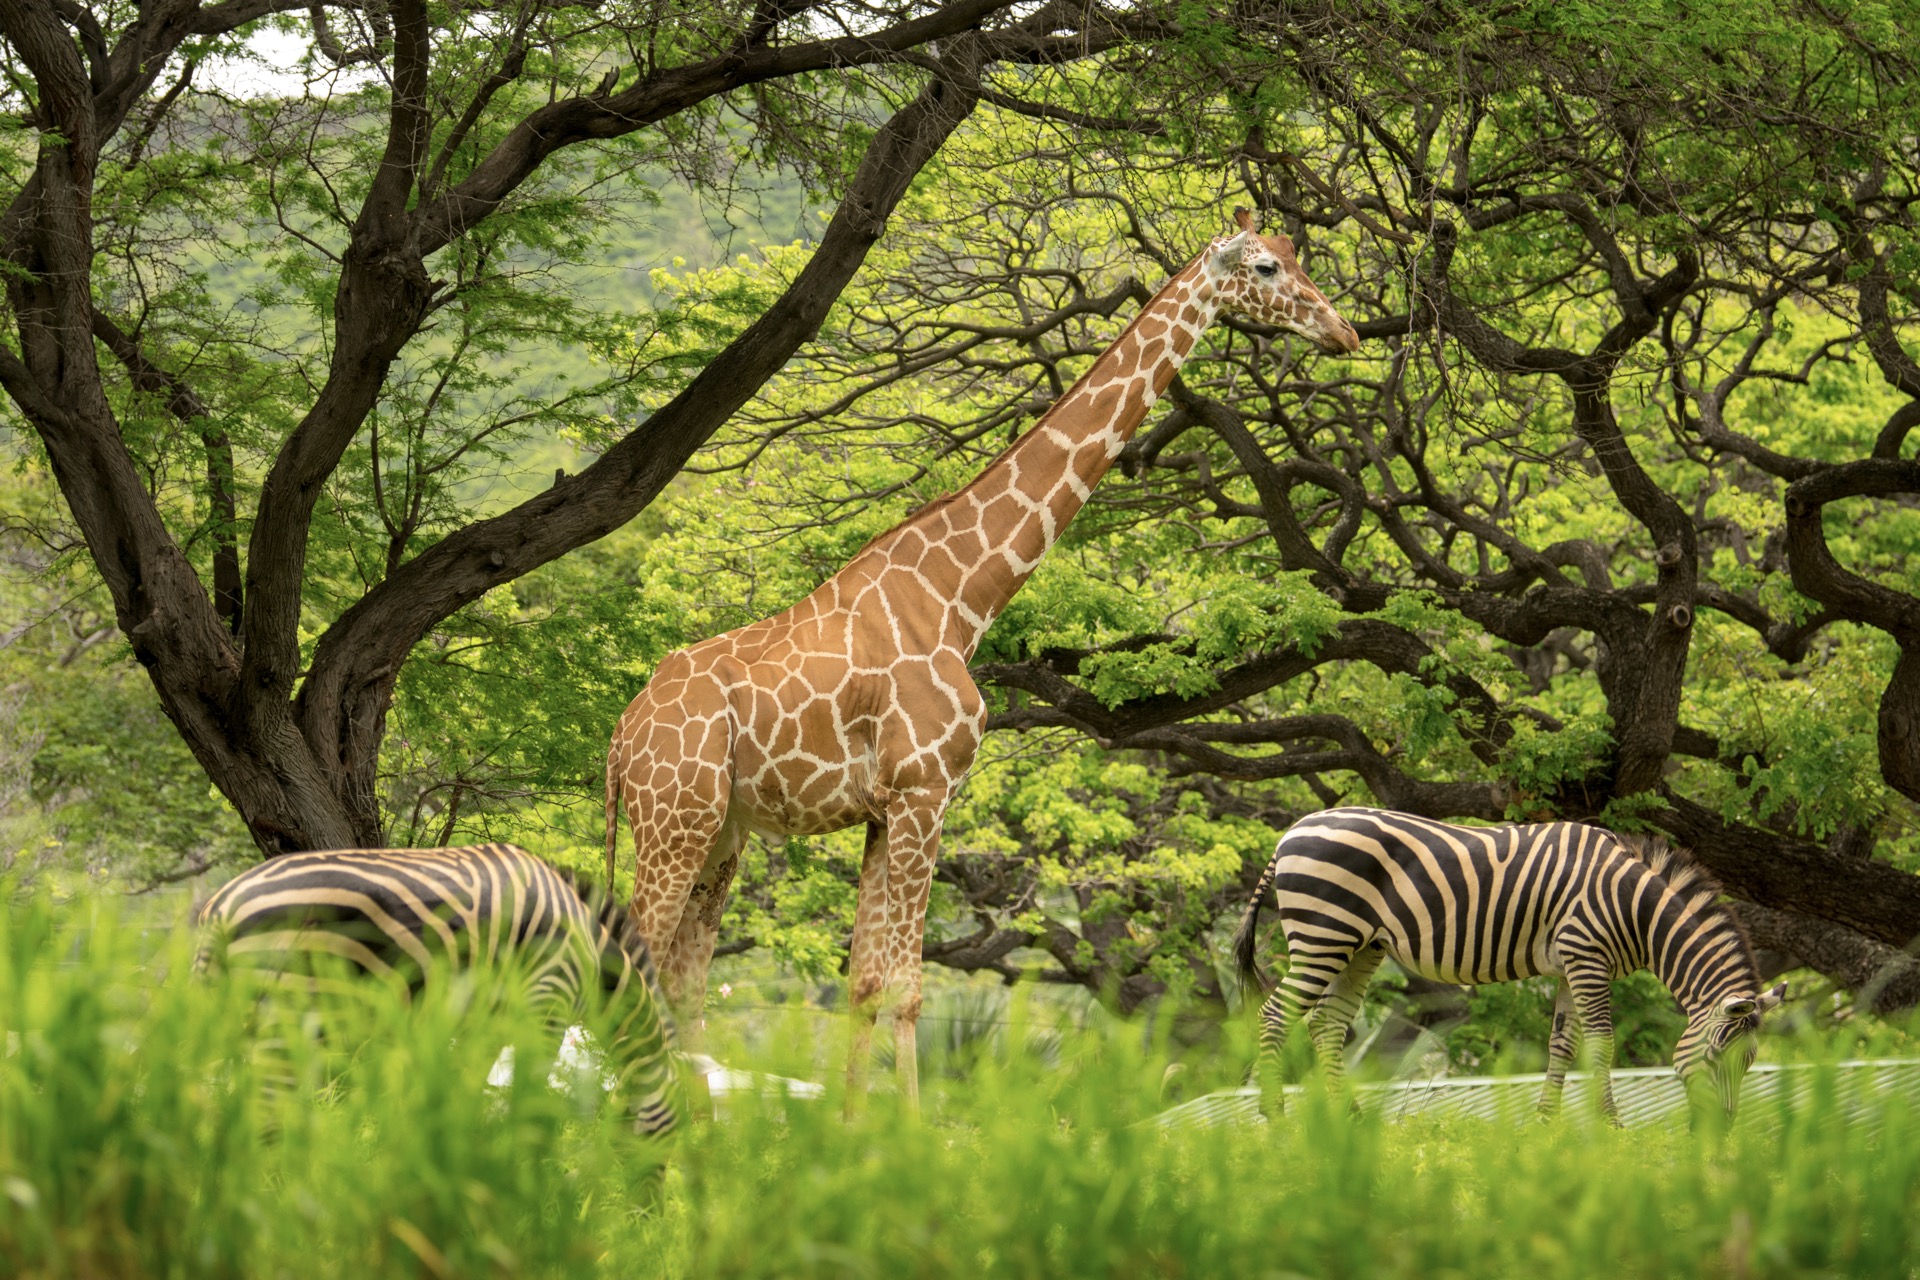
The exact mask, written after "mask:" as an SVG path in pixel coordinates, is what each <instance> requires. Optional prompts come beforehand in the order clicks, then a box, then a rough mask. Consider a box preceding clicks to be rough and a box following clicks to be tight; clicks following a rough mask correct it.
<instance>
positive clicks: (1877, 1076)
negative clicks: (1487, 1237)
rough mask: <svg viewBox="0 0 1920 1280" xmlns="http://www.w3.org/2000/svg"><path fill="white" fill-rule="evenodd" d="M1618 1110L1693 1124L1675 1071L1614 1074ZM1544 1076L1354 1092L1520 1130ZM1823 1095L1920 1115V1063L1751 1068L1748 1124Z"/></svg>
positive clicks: (1256, 1112) (1201, 1102) (1772, 1119)
mask: <svg viewBox="0 0 1920 1280" xmlns="http://www.w3.org/2000/svg"><path fill="white" fill-rule="evenodd" d="M1612 1076H1613V1098H1614V1104H1615V1106H1616V1107H1617V1108H1618V1109H1619V1115H1620V1122H1621V1123H1622V1124H1624V1125H1627V1126H1629V1127H1633V1126H1640V1125H1658V1126H1665V1127H1672V1128H1683V1127H1685V1125H1686V1123H1687V1095H1686V1089H1685V1088H1684V1087H1683V1086H1682V1085H1681V1083H1680V1078H1679V1077H1678V1076H1676V1075H1675V1074H1674V1073H1673V1070H1672V1068H1670V1067H1635V1068H1628V1069H1625V1070H1619V1071H1615V1072H1613V1073H1612ZM1546 1079H1547V1078H1546V1076H1545V1075H1515V1076H1441V1077H1435V1078H1433V1079H1426V1080H1388V1081H1379V1082H1373V1083H1365V1084H1357V1085H1354V1086H1352V1088H1351V1092H1352V1095H1353V1099H1354V1102H1355V1104H1356V1105H1357V1106H1358V1107H1359V1108H1360V1109H1361V1110H1362V1111H1370V1112H1377V1113H1379V1114H1381V1115H1384V1116H1386V1117H1388V1118H1389V1119H1401V1118H1404V1117H1407V1116H1417V1115H1447V1116H1460V1117H1470V1118H1473V1119H1479V1120H1505V1121H1509V1122H1512V1123H1516V1124H1518V1123H1520V1122H1522V1121H1527V1120H1531V1119H1533V1118H1534V1116H1535V1115H1536V1114H1537V1104H1538V1103H1539V1100H1540V1090H1541V1086H1542V1085H1543V1084H1545V1082H1546ZM1592 1079H1593V1077H1592V1075H1591V1074H1590V1073H1588V1072H1581V1071H1576V1072H1572V1073H1570V1074H1569V1075H1568V1077H1567V1090H1566V1094H1565V1097H1564V1100H1563V1102H1562V1105H1561V1111H1562V1114H1563V1115H1564V1116H1565V1117H1566V1118H1567V1119H1569V1120H1571V1121H1574V1122H1575V1123H1590V1122H1593V1121H1595V1120H1597V1119H1598V1115H1597V1113H1596V1108H1595V1100H1594V1095H1593V1090H1592ZM1817 1088H1830V1089H1831V1090H1832V1093H1833V1100H1834V1104H1835V1111H1836V1112H1837V1114H1838V1115H1839V1116H1840V1117H1841V1118H1843V1119H1845V1120H1846V1121H1848V1122H1850V1123H1859V1122H1861V1121H1863V1120H1867V1119H1869V1118H1870V1117H1871V1116H1872V1115H1874V1114H1875V1113H1877V1112H1878V1111H1879V1109H1880V1108H1882V1107H1884V1106H1885V1105H1886V1103H1887V1101H1888V1100H1889V1099H1891V1098H1894V1097H1899V1098H1902V1099H1904V1100H1905V1101H1906V1103H1907V1105H1909V1106H1911V1107H1915V1108H1920V1058H1868V1059H1860V1060H1855V1061H1849V1062H1835V1063H1813V1062H1780V1063H1771V1062H1763V1063H1756V1064H1755V1065H1754V1066H1753V1067H1752V1068H1751V1069H1749V1070H1748V1072H1747V1076H1746V1080H1745V1082H1744V1084H1743V1086H1742V1088H1741V1091H1740V1116H1741V1124H1742V1125H1748V1124H1773V1123H1776V1122H1777V1121H1778V1119H1779V1116H1780V1114H1781V1112H1782V1109H1783V1106H1784V1108H1785V1109H1787V1110H1798V1109H1799V1108H1801V1107H1802V1106H1804V1105H1805V1103H1806V1102H1807V1100H1808V1099H1809V1098H1810V1097H1812V1096H1813V1093H1814V1090H1815V1089H1817ZM1305 1091H1306V1087H1305V1086H1303V1085H1289V1086H1288V1087H1287V1088H1286V1090H1285V1092H1286V1093H1287V1094H1289V1095H1298V1094H1301V1093H1304V1092H1305ZM1259 1102H1260V1092H1259V1090H1257V1089H1254V1088H1244V1089H1222V1090H1220V1091H1218V1092H1216V1093H1209V1094H1206V1095H1205V1096H1203V1097H1199V1098H1195V1099H1193V1100H1192V1101H1191V1102H1183V1103H1181V1104H1180V1105H1179V1106H1177V1107H1173V1108H1170V1109H1169V1110H1166V1111H1163V1112H1161V1113H1160V1114H1159V1115H1158V1116H1156V1117H1154V1123H1156V1124H1159V1125H1160V1126H1162V1127H1164V1128H1190V1127H1210V1126H1214V1125H1223V1124H1262V1123H1265V1117H1263V1116H1262V1115H1261V1114H1260V1106H1259Z"/></svg>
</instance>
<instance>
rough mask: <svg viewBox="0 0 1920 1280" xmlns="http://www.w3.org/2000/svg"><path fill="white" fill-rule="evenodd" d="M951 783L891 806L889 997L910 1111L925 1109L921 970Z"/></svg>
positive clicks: (885, 951)
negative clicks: (922, 1105)
mask: <svg viewBox="0 0 1920 1280" xmlns="http://www.w3.org/2000/svg"><path fill="white" fill-rule="evenodd" d="M948 794H949V793H948V791H947V790H946V789H945V788H940V789H938V790H926V791H916V792H907V793H904V794H902V795H900V796H897V797H896V798H895V799H894V801H893V803H891V804H889V805H888V806H887V836H886V843H887V899H886V901H887V919H886V921H885V922H884V925H883V931H882V934H881V944H880V945H881V948H882V957H881V959H882V962H883V964H884V971H885V973H886V980H885V982H886V999H887V1001H888V1003H889V1004H890V1005H891V1008H892V1013H893V1062H894V1070H895V1072H896V1074H897V1076H898V1078H899V1084H900V1096H901V1097H902V1098H904V1099H905V1100H906V1105H907V1111H908V1112H909V1113H910V1114H915V1115H917V1114H918V1113H919V1110H920V1061H919V1056H920V1055H919V1022H920V975H921V950H922V947H923V944H924V943H925V941H926V934H927V897H928V894H929V893H930V892H931V891H932V889H933V868H934V861H935V859H936V858H938V857H939V854H940V823H941V820H942V819H943V818H944V817H945V816H946V812H947V797H948Z"/></svg>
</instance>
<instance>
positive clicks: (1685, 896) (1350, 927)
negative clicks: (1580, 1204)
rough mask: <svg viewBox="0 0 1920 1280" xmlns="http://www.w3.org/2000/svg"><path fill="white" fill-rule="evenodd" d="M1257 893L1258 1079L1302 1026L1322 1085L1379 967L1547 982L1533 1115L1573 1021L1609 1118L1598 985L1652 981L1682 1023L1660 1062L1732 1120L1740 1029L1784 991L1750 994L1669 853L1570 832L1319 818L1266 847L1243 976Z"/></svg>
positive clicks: (1752, 988)
mask: <svg viewBox="0 0 1920 1280" xmlns="http://www.w3.org/2000/svg"><path fill="white" fill-rule="evenodd" d="M1269 892H1272V893H1273V894H1274V895H1275V897H1276V899H1277V901H1278V904H1279V909H1280V928H1281V931H1282V932H1283V933H1284V934H1285V936H1286V940H1287V952H1288V956H1289V964H1288V968H1287V972H1286V976H1285V977H1284V978H1282V979H1281V981H1280V983H1279V985H1278V986H1277V987H1276V988H1275V990H1274V991H1273V993H1272V995H1270V996H1269V997H1268V999H1267V1001H1266V1004H1265V1005H1264V1006H1263V1007H1262V1009H1261V1029H1260V1041H1261V1054H1260V1057H1261V1068H1260V1075H1261V1085H1262V1087H1263V1089H1270V1088H1271V1086H1272V1084H1273V1083H1274V1074H1275V1072H1276V1071H1277V1069H1278V1055H1279V1051H1280V1049H1281V1046H1282V1045H1283V1044H1284V1043H1285V1041H1286V1038H1287V1035H1288V1033H1289V1031H1290V1030H1291V1029H1292V1027H1293V1026H1294V1025H1295V1024H1296V1023H1298V1022H1300V1021H1301V1020H1303V1019H1304V1020H1305V1022H1306V1026H1307V1031H1308V1034H1309V1036H1310V1038H1311V1040H1312V1042H1313V1046H1314V1049H1315V1052H1316V1055H1317V1057H1318V1058H1319V1060H1320V1062H1321V1064H1322V1066H1323V1068H1324V1069H1325V1070H1327V1071H1328V1073H1329V1074H1330V1075H1332V1076H1334V1077H1335V1078H1336V1079H1337V1078H1338V1075H1339V1073H1340V1069H1341V1061H1342V1060H1341V1052H1340V1051H1341V1046H1342V1044H1343V1043H1344V1041H1345V1039H1346V1031H1347V1026H1348V1024H1349V1023H1350V1022H1351V1021H1352V1020H1353V1017H1354V1015H1355V1014H1356V1013H1357V1012H1358V1011H1359V1008H1360V1001H1361V997H1362V995H1363V994H1364V993H1365V991H1366V987H1367V983H1368V982H1369V981H1370V980H1371V979H1372V977H1373V974H1374V971H1375V970H1376V969H1378V968H1379V966H1380V962H1381V961H1382V960H1383V959H1385V958H1386V957H1387V956H1392V957H1393V958H1394V960H1395V962H1396V963H1398V964H1399V965H1400V966H1401V967H1402V968H1403V969H1405V970H1407V971H1408V972H1409V973H1414V974H1418V975H1419V976H1421V977H1424V978H1429V979H1433V980H1435V981H1439V982H1456V983H1465V984H1480V983H1488V982H1507V981H1511V980H1513V979H1516V978H1531V977H1538V976H1544V975H1552V976H1556V977H1558V978H1560V984H1559V993H1558V998H1557V999H1556V1000H1555V1003H1554V1017H1553V1035H1552V1039H1551V1042H1550V1043H1549V1046H1548V1061H1547V1085H1546V1089H1545V1091H1544V1092H1543V1094H1542V1097H1541V1100H1540V1105H1541V1108H1542V1109H1543V1110H1547V1111H1551V1110H1553V1109H1555V1108H1556V1107H1557V1106H1558V1104H1559V1101H1560V1093H1561V1090H1562V1087H1563V1086H1564V1084H1565V1080H1566V1072H1567V1068H1568V1067H1569V1065H1570V1064H1571V1063H1572V1061H1573V1056H1574V1036H1575V1028H1574V1024H1573V1022H1572V1019H1571V1017H1570V1015H1572V1014H1574V1013H1576V1012H1577V1014H1578V1015H1579V1020H1580V1023H1581V1024H1582V1029H1583V1030H1584V1033H1585V1035H1586V1037H1587V1038H1588V1040H1589V1041H1590V1042H1591V1047H1592V1049H1593V1051H1594V1054H1593V1056H1594V1064H1595V1069H1596V1071H1597V1072H1598V1073H1599V1076H1600V1093H1601V1106H1602V1109H1603V1110H1604V1111H1605V1112H1606V1113H1607V1114H1608V1115H1612V1114H1613V1110H1614V1107H1613V1093H1612V1089H1611V1087H1610V1086H1609V1084H1608V1082H1607V1079H1606V1070H1607V1067H1608V1065H1609V1064H1610V1062H1611V1060H1612V1057H1613V1014H1612V1009H1611V1006H1610V1002H1609V998H1608V987H1609V983H1610V981H1611V979H1613V978H1615V977H1620V976H1622V975H1625V974H1628V973H1632V972H1633V971H1635V970H1637V969H1651V970H1652V971H1653V972H1654V973H1655V974H1656V975H1657V976H1658V977H1659V978H1660V980H1661V981H1662V982H1664V983H1666V985H1667V988H1668V989H1669V990H1670V991H1672V992H1673V994H1674V996H1675V998H1676V999H1677V1000H1678V1001H1679V1002H1680V1005H1681V1007H1682V1008H1683V1009H1684V1010H1685V1011H1686V1015H1687V1028H1686V1031H1685V1032H1684V1033H1683V1034H1682V1035H1681V1037H1680V1042H1679V1044H1678V1046H1676V1048H1675V1050H1674V1058H1673V1063H1674V1068H1675V1070H1677V1071H1678V1072H1679V1073H1680V1075H1681V1077H1682V1078H1683V1079H1686V1078H1690V1077H1692V1076H1694V1075H1695V1074H1696V1073H1699V1072H1702V1071H1704V1072H1705V1073H1706V1075H1707V1077H1708V1078H1709V1079H1710V1080H1711V1081H1712V1083H1713V1085H1714V1086H1715V1088H1716V1090H1717V1091H1718V1095H1719V1098H1720V1101H1721V1103H1722V1105H1723V1106H1725V1107H1726V1109H1727V1110H1728V1111H1729V1112H1731V1111H1732V1110H1733V1107H1734V1104H1735V1101H1736V1100H1737V1097H1738V1090H1739V1081H1740V1076H1741V1075H1742V1074H1743V1073H1744V1071H1745V1069H1746V1067H1747V1066H1748V1065H1749V1064H1750V1063H1751V1062H1752V1061H1753V1056H1754V1053H1755V1044H1754V1039H1753V1036H1752V1035H1751V1034H1750V1033H1751V1032H1752V1031H1753V1030H1754V1029H1755V1028H1756V1027H1758V1025H1759V1022H1760V1016H1761V1014H1762V1013H1764V1012H1765V1011H1766V1010H1767V1009H1769V1008H1771V1007H1772V1006H1773V1005H1776V1004H1778V1003H1779V1002H1780V999H1781V996H1782V994H1783V993H1784V990H1785V988H1784V987H1777V988H1775V989H1774V990H1772V991H1768V992H1764V993H1763V992H1762V991H1761V990H1760V982H1759V978H1758V976H1757V974H1756V972H1755V969H1754V963H1753V955H1752V951H1751V949H1750V947H1749V946H1748V944H1747V940H1746V935H1745V934H1744V933H1743V932H1742V931H1741V929H1740V926H1739V925H1738V923H1737V922H1735V920H1734V919H1733V917H1732V916H1731V915H1729V914H1728V912H1727V910H1726V909H1725V908H1724V907H1722V906H1720V905H1719V904H1718V902H1717V900H1716V899H1717V890H1716V888H1715V886H1714V885H1713V884H1712V883H1711V882H1710V881H1709V880H1707V879H1706V877H1705V876H1704V875H1703V874H1702V873H1701V872H1700V871H1699V869H1698V868H1697V867H1695V866H1694V864H1693V863H1692V862H1691V861H1690V860H1689V859H1687V858H1686V857H1685V856H1684V855H1682V854H1680V853H1678V852H1677V851H1675V850H1673V849H1670V848H1669V847H1667V846H1666V845H1665V844H1664V843H1662V842H1659V841H1642V840H1638V839H1635V838H1630V837H1623V836H1619V835H1616V834H1614V833H1612V832H1609V831H1604V830H1601V829H1600V828H1598V827H1589V826H1583V825H1580V824H1578V823H1571V822H1553V823H1540V824H1530V825H1526V826H1502V827H1463V826H1455V825H1453V824H1451V823H1445V822H1433V821H1429V820H1428V819H1425V818H1419V817H1415V816H1413V815H1411V814H1404V813H1391V812H1388V811H1385V810H1381V809H1360V808H1348V809H1329V810H1327V811H1326V812H1324V813H1318V814H1314V815H1313V816H1311V817H1308V818H1304V819H1302V820H1301V821H1299V822H1297V823H1295V824H1294V825H1293V826H1292V827H1290V828H1289V829H1288V830H1287V832H1286V834H1285V835H1283V836H1281V837H1280V843H1279V845H1278V846H1277V847H1276V848H1275V849H1274V856H1273V861H1272V863H1270V864H1269V865H1268V867H1267V870H1266V872H1265V874H1264V875H1262V876H1261V878H1260V882H1259V884H1258V885H1257V886H1256V887H1255V888H1254V892H1253V900H1252V902H1251V903H1250V904H1249V905H1248V907H1247V912H1246V916H1245V918H1244V919H1243V920H1242V921H1241V925H1240V931H1239V933H1238V934H1237V935H1236V937H1235V939H1234V949H1235V952H1236V955H1237V958H1238V962H1239V967H1240V971H1241V973H1242V975H1243V976H1244V977H1246V978H1247V979H1249V980H1253V979H1257V978H1258V964H1257V960H1256V957H1255V951H1256V949H1257V948H1256V940H1255V928H1256V925H1257V924H1258V922H1259V917H1260V911H1261V909H1262V908H1263V907H1264V906H1265V904H1266V899H1267V895H1268V893H1269Z"/></svg>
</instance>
